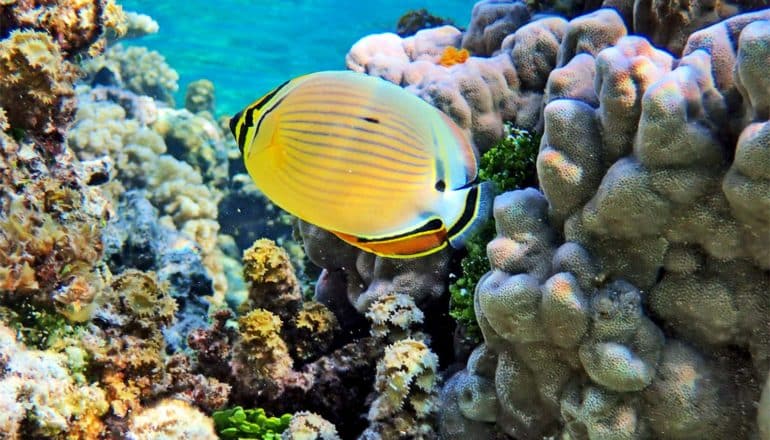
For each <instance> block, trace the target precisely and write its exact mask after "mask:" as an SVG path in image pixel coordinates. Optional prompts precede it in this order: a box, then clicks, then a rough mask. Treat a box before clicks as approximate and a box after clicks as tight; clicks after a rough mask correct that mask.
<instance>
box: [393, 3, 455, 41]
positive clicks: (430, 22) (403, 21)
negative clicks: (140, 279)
mask: <svg viewBox="0 0 770 440" xmlns="http://www.w3.org/2000/svg"><path fill="white" fill-rule="evenodd" d="M445 24H449V25H451V24H453V23H452V20H450V19H448V18H443V17H437V16H435V15H433V14H431V13H430V12H428V10H427V9H425V8H422V9H415V10H412V11H408V12H407V13H405V14H404V15H402V16H401V18H399V19H398V23H397V24H396V33H397V34H398V36H400V37H408V36H410V35H414V34H416V33H417V31H419V30H422V29H429V28H434V27H439V26H443V25H445Z"/></svg>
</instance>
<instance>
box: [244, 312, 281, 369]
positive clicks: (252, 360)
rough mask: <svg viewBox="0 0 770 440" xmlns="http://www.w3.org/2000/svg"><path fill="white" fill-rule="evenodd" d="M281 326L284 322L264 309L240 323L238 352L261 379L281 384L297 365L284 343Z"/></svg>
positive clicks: (252, 313)
mask: <svg viewBox="0 0 770 440" xmlns="http://www.w3.org/2000/svg"><path fill="white" fill-rule="evenodd" d="M281 325H282V323H281V318H279V317H278V316H276V315H274V314H272V313H270V312H268V311H267V310H263V309H255V310H252V311H251V312H250V313H248V314H247V315H244V316H242V317H241V318H240V319H238V328H239V333H240V335H241V340H240V341H239V343H238V345H236V347H235V351H236V353H237V356H238V357H240V358H241V359H242V362H243V363H244V364H245V365H244V366H245V368H247V369H249V370H251V371H252V372H254V373H256V375H257V376H258V377H259V378H262V379H271V380H277V379H279V378H282V377H285V376H287V375H288V374H289V373H290V372H291V369H292V366H293V361H292V359H291V357H290V356H289V350H288V348H287V346H286V343H285V342H284V341H283V339H281Z"/></svg>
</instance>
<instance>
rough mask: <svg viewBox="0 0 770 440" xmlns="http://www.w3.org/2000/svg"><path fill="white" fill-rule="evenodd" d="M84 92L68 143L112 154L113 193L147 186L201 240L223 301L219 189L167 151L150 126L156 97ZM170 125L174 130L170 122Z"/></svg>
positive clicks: (87, 154) (82, 153)
mask: <svg viewBox="0 0 770 440" xmlns="http://www.w3.org/2000/svg"><path fill="white" fill-rule="evenodd" d="M80 93H81V94H80V107H79V108H78V113H77V117H76V123H75V125H74V127H73V129H72V130H71V131H70V133H69V136H68V141H69V142H68V143H69V146H70V147H71V148H72V149H73V150H74V151H75V152H76V153H77V155H78V156H79V157H80V158H81V159H92V158H94V157H100V156H103V155H109V156H111V157H112V158H113V160H114V167H115V179H114V180H113V181H112V182H109V183H107V184H106V186H107V187H108V189H109V192H110V193H112V194H113V197H115V198H118V197H119V196H120V194H122V193H123V192H124V190H125V188H126V187H128V188H141V189H146V190H147V195H148V198H149V199H150V201H151V202H152V204H153V205H154V206H156V207H157V208H158V210H159V211H160V212H161V213H163V214H164V215H168V216H170V218H169V219H168V220H169V221H170V222H171V223H173V225H174V226H175V227H176V228H177V229H178V230H181V231H184V232H185V233H186V234H187V235H188V236H189V237H190V238H191V239H193V240H195V241H196V242H197V243H198V244H199V245H200V247H201V249H200V252H201V254H202V256H203V260H204V264H205V265H206V268H207V269H208V270H209V276H210V277H211V278H212V279H213V281H214V289H215V292H216V298H215V299H214V302H218V301H222V300H223V297H224V293H225V291H226V290H227V280H226V278H225V276H224V274H223V272H222V252H221V250H220V249H219V247H218V240H217V234H218V231H219V225H218V224H217V223H216V222H215V221H214V219H216V217H217V205H216V203H217V201H218V200H219V197H220V194H219V192H218V191H216V190H213V189H211V188H209V187H208V186H206V185H205V184H204V182H203V178H202V177H201V175H200V173H199V172H198V171H196V170H195V169H194V168H193V167H192V166H190V165H189V164H187V163H185V162H183V161H180V160H178V159H176V158H174V157H172V156H170V155H166V154H162V153H165V152H166V144H165V141H164V140H163V138H162V136H160V135H159V134H158V132H157V131H155V130H153V129H152V128H151V127H150V124H152V123H153V122H156V121H157V120H158V117H159V116H158V114H159V113H158V112H159V110H158V108H157V106H156V105H155V103H154V102H153V101H152V100H148V98H146V97H145V98H142V97H138V96H136V95H134V94H132V93H130V92H126V91H122V92H117V91H115V90H114V89H107V88H103V87H97V88H95V89H92V90H88V89H81V92H80ZM118 103H119V104H118ZM195 118H198V119H202V118H200V117H195ZM196 120H197V119H196ZM167 122H168V121H167ZM165 127H166V128H165V129H166V130H170V128H169V125H168V124H166V125H165ZM212 129H213V128H212ZM217 139H218V138H217Z"/></svg>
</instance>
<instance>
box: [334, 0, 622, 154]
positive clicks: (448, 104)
mask: <svg viewBox="0 0 770 440" xmlns="http://www.w3.org/2000/svg"><path fill="white" fill-rule="evenodd" d="M474 11H475V14H477V15H474V18H472V19H471V26H470V28H469V31H468V32H466V33H465V34H462V33H461V32H460V31H459V30H457V29H456V28H453V27H450V26H444V27H440V28H434V29H427V30H423V31H420V32H418V33H417V34H416V35H414V36H413V37H407V38H404V39H401V38H399V37H398V36H397V35H395V34H376V35H370V36H367V37H364V38H362V39H361V40H359V41H358V42H357V43H356V44H354V45H353V47H352V48H351V49H350V52H349V53H348V55H347V57H346V62H347V66H348V68H349V69H352V70H355V71H358V72H365V73H368V74H370V75H375V76H379V77H382V78H384V79H387V80H389V81H391V82H394V83H396V84H400V85H402V86H404V87H405V88H406V89H407V90H409V91H411V92H413V93H415V94H416V95H417V96H419V97H421V98H423V99H425V100H426V101H428V102H430V103H431V104H433V105H435V106H436V107H438V108H439V109H440V110H442V111H444V112H445V113H446V114H447V115H449V116H450V117H451V118H452V119H454V121H455V122H457V124H458V125H459V126H460V127H461V128H463V129H466V130H467V131H468V132H469V134H470V135H471V137H472V139H473V141H474V143H475V144H476V146H477V147H478V148H479V150H481V151H482V152H484V151H486V150H487V149H488V148H490V147H491V146H492V145H493V144H495V143H496V142H497V141H498V140H500V139H501V138H502V137H503V135H504V126H503V121H511V122H513V123H514V125H516V126H517V127H520V128H523V129H535V128H537V127H538V124H539V123H540V108H541V103H542V99H543V86H544V85H545V82H546V79H547V78H548V74H549V73H550V71H551V70H552V69H553V68H554V67H556V62H557V59H556V54H557V52H558V50H559V46H560V44H561V42H562V38H563V37H564V35H565V34H566V33H567V32H568V29H567V22H566V21H565V20H564V19H561V18H557V17H548V18H542V19H540V20H537V21H534V22H532V23H529V24H527V20H529V13H528V12H527V9H526V7H525V6H524V4H523V3H520V2H482V3H479V4H478V6H477V8H476V9H475V10H474ZM479 14H480V15H479ZM487 20H492V21H491V22H488V21H487ZM618 20H619V19H618ZM485 23H486V24H488V25H487V26H486V27H484V24H485ZM621 26H622V22H621ZM471 30H473V32H472V33H471ZM514 31H515V32H514ZM612 42H613V41H608V42H607V44H611V43H612ZM492 45H494V47H493V48H490V47H491V46H492ZM448 47H461V48H462V49H465V50H468V51H470V54H471V55H472V56H471V57H470V58H468V59H467V60H466V61H465V62H463V63H460V64H454V65H451V66H448V67H447V66H444V65H442V64H441V54H442V52H443V51H444V50H447V49H446V48H448ZM493 52H494V53H495V55H494V56H491V57H485V56H486V55H491V54H492V53H493Z"/></svg>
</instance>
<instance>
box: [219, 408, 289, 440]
mask: <svg viewBox="0 0 770 440" xmlns="http://www.w3.org/2000/svg"><path fill="white" fill-rule="evenodd" d="M291 417H292V415H291V414H284V415H282V416H280V417H268V416H267V414H266V413H265V410H264V409H262V408H256V409H243V407H240V406H236V407H234V408H229V409H224V410H222V411H214V414H212V418H213V419H214V424H215V426H216V430H217V433H218V434H219V436H220V437H221V438H224V439H260V440H278V439H280V438H281V433H282V432H283V431H284V430H286V428H288V427H289V422H290V421H291Z"/></svg>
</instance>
